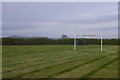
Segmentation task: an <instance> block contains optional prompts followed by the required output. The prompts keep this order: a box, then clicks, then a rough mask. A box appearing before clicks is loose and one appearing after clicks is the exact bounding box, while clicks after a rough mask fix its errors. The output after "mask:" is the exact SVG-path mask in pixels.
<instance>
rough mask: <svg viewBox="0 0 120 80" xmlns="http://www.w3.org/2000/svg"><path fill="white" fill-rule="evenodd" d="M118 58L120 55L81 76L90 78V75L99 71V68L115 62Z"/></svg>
mask: <svg viewBox="0 0 120 80" xmlns="http://www.w3.org/2000/svg"><path fill="white" fill-rule="evenodd" d="M116 60H118V57H117V58H115V59H113V60H111V61H109V62H108V63H105V64H103V65H101V66H100V67H98V68H97V69H95V70H93V71H91V72H89V73H88V74H86V75H84V76H82V77H81V78H88V77H89V76H91V75H93V74H94V73H96V72H97V71H99V70H101V69H103V68H105V67H106V66H108V65H109V64H111V63H113V62H115V61H116Z"/></svg>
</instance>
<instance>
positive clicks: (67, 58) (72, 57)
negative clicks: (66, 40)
mask: <svg viewBox="0 0 120 80" xmlns="http://www.w3.org/2000/svg"><path fill="white" fill-rule="evenodd" d="M85 55H88V54H85ZM85 55H79V56H78V55H76V56H70V57H66V59H65V60H69V59H78V58H80V57H82V56H85ZM59 57H60V56H59ZM61 59H62V58H55V60H49V61H48V62H45V63H41V64H35V65H30V66H32V67H34V66H40V65H44V64H50V63H54V62H57V61H60V60H61ZM38 61H39V60H38ZM30 66H27V67H25V68H23V67H22V68H19V69H18V68H16V69H11V70H8V71H4V72H3V73H8V72H11V71H15V70H21V69H26V68H28V67H30Z"/></svg>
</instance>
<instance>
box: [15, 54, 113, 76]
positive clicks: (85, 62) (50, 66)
mask: <svg viewBox="0 0 120 80" xmlns="http://www.w3.org/2000/svg"><path fill="white" fill-rule="evenodd" d="M110 55H113V53H112V54H109V55H106V56H103V57H100V58H97V59H94V60H91V61H88V62H85V63H82V64H79V65H77V66H75V67H72V68H69V69H66V70H64V71H60V72H59V73H56V74H54V75H49V76H48V77H53V76H57V75H59V74H62V73H64V72H68V71H71V70H73V69H76V68H78V67H80V66H83V65H85V64H88V63H91V62H94V61H96V60H100V59H102V58H105V57H107V56H110ZM77 60H79V58H78V59H76V60H71V61H67V62H65V63H62V64H67V63H70V62H74V61H77ZM62 64H57V65H52V66H48V67H46V68H44V69H38V70H34V71H31V72H27V73H23V74H21V75H20V74H19V75H17V76H15V77H21V76H23V75H27V74H33V73H36V72H39V71H42V70H45V69H50V68H52V67H55V66H59V65H62Z"/></svg>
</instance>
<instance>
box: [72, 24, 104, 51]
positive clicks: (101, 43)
mask: <svg viewBox="0 0 120 80" xmlns="http://www.w3.org/2000/svg"><path fill="white" fill-rule="evenodd" d="M100 28H101V30H100V32H101V34H100V48H101V52H102V51H103V38H102V35H103V34H102V24H101V27H100ZM77 36H84V37H86V36H87V37H92V36H98V35H95V34H84V35H77ZM76 40H77V38H76V25H75V32H74V51H75V50H76V45H77V44H76Z"/></svg>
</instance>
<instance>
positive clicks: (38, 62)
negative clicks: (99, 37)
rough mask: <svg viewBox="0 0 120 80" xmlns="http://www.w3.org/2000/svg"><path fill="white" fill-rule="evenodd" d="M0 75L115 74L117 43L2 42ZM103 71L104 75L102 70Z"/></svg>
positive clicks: (30, 76) (36, 76) (29, 76)
mask: <svg viewBox="0 0 120 80" xmlns="http://www.w3.org/2000/svg"><path fill="white" fill-rule="evenodd" d="M2 50H3V52H2V53H3V58H2V59H3V78H13V77H14V78H17V77H21V78H117V77H118V76H117V75H118V67H117V66H118V64H117V63H118V62H117V60H118V54H117V53H118V47H117V46H113V45H112V46H111V45H109V46H108V45H105V46H104V47H103V52H100V46H99V45H86V46H77V50H76V51H73V46H72V45H41V46H3V49H2ZM103 73H105V75H104V74H103Z"/></svg>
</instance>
